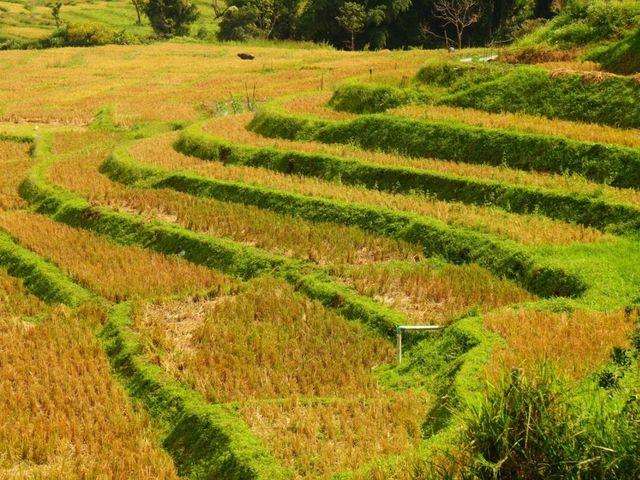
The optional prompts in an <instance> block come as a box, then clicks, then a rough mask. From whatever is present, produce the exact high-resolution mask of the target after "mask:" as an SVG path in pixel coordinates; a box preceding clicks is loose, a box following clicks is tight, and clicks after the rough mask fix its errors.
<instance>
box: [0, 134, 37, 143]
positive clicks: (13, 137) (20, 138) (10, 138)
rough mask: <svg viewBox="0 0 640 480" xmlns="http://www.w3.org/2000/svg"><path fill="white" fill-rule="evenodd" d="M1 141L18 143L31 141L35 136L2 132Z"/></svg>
mask: <svg viewBox="0 0 640 480" xmlns="http://www.w3.org/2000/svg"><path fill="white" fill-rule="evenodd" d="M0 141H2V142H16V143H31V142H33V137H32V136H29V135H22V134H17V133H5V132H0Z"/></svg>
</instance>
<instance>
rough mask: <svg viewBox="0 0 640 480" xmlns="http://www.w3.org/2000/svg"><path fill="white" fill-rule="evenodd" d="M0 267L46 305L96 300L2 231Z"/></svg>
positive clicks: (74, 304)
mask: <svg viewBox="0 0 640 480" xmlns="http://www.w3.org/2000/svg"><path fill="white" fill-rule="evenodd" d="M0 266H3V267H4V268H6V269H7V271H8V272H9V275H11V276H13V277H18V278H21V279H22V280H23V283H24V286H25V287H26V288H27V290H29V291H30V292H31V293H32V294H34V295H35V296H36V297H38V298H40V299H41V300H43V301H45V302H47V303H62V304H64V305H68V306H70V307H76V306H78V305H80V304H82V303H84V302H87V301H89V300H91V299H94V298H96V297H95V296H94V295H93V294H92V293H90V292H89V291H87V290H85V289H84V288H83V287H81V286H80V285H78V284H76V283H74V282H73V281H71V280H70V279H69V278H68V277H67V276H66V275H64V274H63V273H62V272H61V271H60V270H58V268H57V267H56V266H54V265H53V264H51V263H49V262H47V261H46V260H44V259H42V258H41V257H39V256H37V255H35V254H34V253H32V252H31V251H30V250H27V249H26V248H24V247H22V246H20V245H18V244H17V243H16V242H15V241H14V240H13V239H12V238H11V237H10V236H9V235H8V234H6V233H4V232H2V231H0Z"/></svg>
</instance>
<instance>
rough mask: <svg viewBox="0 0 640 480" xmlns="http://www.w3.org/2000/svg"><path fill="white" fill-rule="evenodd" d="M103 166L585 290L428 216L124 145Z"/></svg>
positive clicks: (525, 255) (124, 177) (508, 249)
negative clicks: (198, 170)
mask: <svg viewBox="0 0 640 480" xmlns="http://www.w3.org/2000/svg"><path fill="white" fill-rule="evenodd" d="M101 170H102V172H103V173H105V174H107V175H108V176H109V177H110V178H111V179H112V180H117V181H120V182H122V183H126V184H130V185H138V186H144V187H152V188H172V189H174V190H178V191H181V192H184V193H189V194H192V195H197V196H202V197H209V198H215V199H218V200H223V201H231V202H236V203H244V204H250V205H255V206H258V207H260V208H266V209H269V210H273V211H275V212H278V213H283V214H288V215H293V216H299V217H302V218H304V219H306V220H310V221H328V222H333V223H341V224H348V225H352V226H353V225H355V226H358V227H360V228H362V229H363V230H366V231H370V232H373V233H375V234H378V235H381V236H386V237H390V238H394V239H398V240H404V241H407V242H409V243H413V244H416V245H420V246H421V247H423V248H424V251H425V253H426V254H427V255H429V254H435V255H441V256H443V257H444V258H445V259H446V260H448V261H451V262H453V263H470V262H477V263H478V264H479V265H481V266H483V267H485V268H487V269H488V270H490V271H492V272H493V273H495V274H497V275H499V276H505V277H507V278H510V279H513V280H516V281H518V282H519V283H521V284H522V285H523V286H524V287H525V288H526V289H528V290H530V291H532V292H533V293H536V294H538V295H541V296H578V295H580V294H582V293H583V292H584V291H585V290H586V288H587V286H586V285H585V284H584V282H583V281H582V280H581V279H580V278H579V277H578V276H576V275H575V274H573V273H570V272H568V271H565V270H563V269H562V268H558V267H556V266H550V265H546V264H544V263H542V262H540V261H539V260H538V259H537V258H535V257H534V256H533V255H531V254H530V253H529V252H528V250H527V249H526V248H524V247H522V246H520V245H518V244H517V243H516V242H511V241H507V240H502V239H499V238H494V237H492V236H490V235H487V234H480V233H476V232H473V231H469V230H465V229H462V228H457V227H450V226H448V225H446V224H444V223H443V222H440V221H438V220H435V219H430V218H427V217H421V216H417V215H414V214H410V213H399V212H395V211H393V210H389V209H386V208H382V207H375V206H368V205H361V204H352V203H347V202H341V201H338V200H330V199H324V198H317V197H307V196H303V195H298V194H293V193H287V192H283V191H280V190H275V189H269V188H263V187H256V186H250V185H246V184H242V183H238V182H228V181H221V180H215V179H212V178H205V177H200V176H197V175H193V174H190V173H184V172H170V171H166V170H162V169H159V168H156V167H150V166H145V165H140V164H138V163H137V162H135V161H134V160H133V159H131V157H130V156H129V155H128V154H127V150H126V147H121V148H118V149H116V150H115V151H114V152H113V154H112V155H111V157H110V158H109V159H107V161H106V162H105V163H104V164H103V166H102V169H101Z"/></svg>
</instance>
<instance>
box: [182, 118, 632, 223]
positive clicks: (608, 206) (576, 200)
mask: <svg viewBox="0 0 640 480" xmlns="http://www.w3.org/2000/svg"><path fill="white" fill-rule="evenodd" d="M202 125H203V122H200V123H197V124H194V125H192V126H190V127H188V128H186V129H185V130H183V131H182V132H181V134H180V137H179V140H178V141H177V142H176V144H175V148H176V149H177V150H178V151H179V152H181V153H184V154H185V155H191V156H195V157H198V158H201V159H203V160H219V161H221V162H223V163H224V164H234V165H243V166H249V167H261V168H266V169H269V170H273V171H277V172H281V173H286V174H295V175H303V176H308V177H315V178H320V179H323V180H327V181H338V180H339V181H340V182H341V183H344V184H347V185H358V186H365V187H366V188H370V189H377V190H380V191H385V192H391V193H422V194H427V195H430V196H433V197H435V198H437V199H439V200H445V201H457V202H462V203H466V204H470V205H479V206H486V205H495V206H498V207H500V208H502V209H504V210H506V211H509V212H514V213H521V214H530V213H537V214H541V215H545V216H547V217H549V218H554V219H558V220H562V221H566V222H575V223H579V224H582V225H585V226H592V227H595V228H599V229H606V230H612V231H616V232H621V233H624V232H636V231H638V230H640V220H639V218H640V209H639V208H637V207H634V206H631V205H626V204H623V203H618V202H611V201H605V200H601V199H596V198H593V197H590V196H589V195H585V194H580V195H578V194H570V193H565V192H561V191H558V190H552V189H546V188H536V187H527V186H521V185H511V184H507V183H503V182H499V181H493V180H483V179H480V178H469V177H464V176H460V175H454V174H446V173H440V172H434V171H429V170H422V169H418V168H412V167H400V166H386V165H380V164H376V163H372V162H367V161H362V160H356V159H346V158H341V157H337V156H332V155H326V154H311V153H303V152H297V151H295V150H284V149H278V148H271V147H253V146H250V145H238V144H234V143H231V142H228V141H226V140H224V139H222V138H219V137H216V136H214V135H210V134H207V133H205V132H204V131H203V130H202ZM252 125H253V129H254V131H255V132H256V133H263V131H264V129H265V128H267V127H265V125H266V123H262V122H256V123H254V124H252Z"/></svg>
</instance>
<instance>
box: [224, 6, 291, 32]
mask: <svg viewBox="0 0 640 480" xmlns="http://www.w3.org/2000/svg"><path fill="white" fill-rule="evenodd" d="M299 3H300V0H229V2H228V3H227V5H228V7H227V9H226V10H225V11H222V9H221V8H218V10H216V9H215V8H214V11H215V12H216V16H218V11H219V12H221V13H220V15H221V16H222V21H221V22H220V30H219V32H218V39H220V40H247V39H250V38H253V37H262V38H267V39H269V38H274V37H276V38H282V37H285V38H286V37H289V36H290V34H291V32H290V29H291V25H292V23H293V20H294V18H295V15H296V13H297V11H298V6H299Z"/></svg>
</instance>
